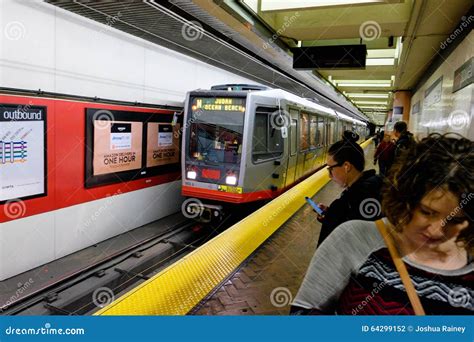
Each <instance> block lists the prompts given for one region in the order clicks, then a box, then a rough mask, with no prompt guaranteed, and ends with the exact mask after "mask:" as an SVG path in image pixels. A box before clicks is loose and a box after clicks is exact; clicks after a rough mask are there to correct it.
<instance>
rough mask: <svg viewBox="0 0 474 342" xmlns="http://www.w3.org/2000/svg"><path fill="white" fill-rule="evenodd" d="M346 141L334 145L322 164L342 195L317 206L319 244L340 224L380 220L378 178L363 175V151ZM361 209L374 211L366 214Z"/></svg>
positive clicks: (355, 144) (368, 171) (379, 178)
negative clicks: (329, 202) (321, 211)
mask: <svg viewBox="0 0 474 342" xmlns="http://www.w3.org/2000/svg"><path fill="white" fill-rule="evenodd" d="M347 138H348V137H346V139H343V140H341V141H338V142H336V143H334V144H333V145H332V146H331V147H330V148H329V151H328V157H327V161H326V162H327V169H328V172H329V176H330V177H331V179H332V180H333V181H334V182H336V183H337V184H338V185H340V186H341V187H343V188H344V191H343V192H342V194H341V196H340V197H339V198H338V199H336V200H335V201H333V202H332V203H331V205H330V206H329V207H327V206H326V205H324V204H322V203H319V204H318V205H319V207H320V208H321V209H323V210H324V211H325V213H324V215H318V221H319V222H321V223H322V226H321V233H320V235H319V244H321V242H322V241H323V240H324V239H325V238H326V237H327V236H328V235H329V234H330V233H331V232H332V231H333V230H334V229H335V228H336V227H337V226H338V225H340V224H341V223H343V222H346V221H349V220H355V219H370V220H376V219H378V218H379V217H380V216H381V212H380V201H381V196H380V190H381V187H382V178H381V177H379V176H377V175H376V172H375V170H367V171H364V166H365V158H364V150H362V147H360V145H359V144H357V143H356V142H355V141H354V140H349V139H347ZM364 206H365V207H368V208H372V209H374V210H375V211H374V212H370V213H367V210H364V209H365V207H364ZM369 211H370V210H369Z"/></svg>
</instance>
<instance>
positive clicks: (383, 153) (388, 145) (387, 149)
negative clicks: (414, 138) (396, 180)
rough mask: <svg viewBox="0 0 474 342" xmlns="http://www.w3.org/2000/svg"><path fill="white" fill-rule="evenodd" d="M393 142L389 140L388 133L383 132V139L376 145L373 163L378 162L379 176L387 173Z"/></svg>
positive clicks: (393, 148) (393, 147)
mask: <svg viewBox="0 0 474 342" xmlns="http://www.w3.org/2000/svg"><path fill="white" fill-rule="evenodd" d="M394 150H395V144H394V143H393V142H392V141H391V140H390V135H388V134H385V137H384V139H383V141H382V142H381V143H380V144H379V146H378V147H377V150H376V151H375V154H374V165H376V164H377V161H378V162H379V171H380V175H381V176H385V175H387V171H388V168H389V167H390V166H391V165H392V163H393V157H394V153H395V152H394Z"/></svg>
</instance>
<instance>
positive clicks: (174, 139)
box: [85, 108, 180, 188]
mask: <svg viewBox="0 0 474 342" xmlns="http://www.w3.org/2000/svg"><path fill="white" fill-rule="evenodd" d="M179 130H180V123H178V117H177V116H176V117H175V114H172V112H171V111H170V113H160V114H157V113H144V112H138V111H136V112H129V111H118V110H106V109H93V108H87V109H86V150H85V154H86V168H85V169H86V172H85V187H86V188H91V187H96V186H100V185H106V184H112V183H123V182H127V181H130V180H135V179H139V178H144V177H151V176H156V175H160V174H166V173H171V172H178V171H179V161H180V153H179V151H180V143H179V141H180V131H179Z"/></svg>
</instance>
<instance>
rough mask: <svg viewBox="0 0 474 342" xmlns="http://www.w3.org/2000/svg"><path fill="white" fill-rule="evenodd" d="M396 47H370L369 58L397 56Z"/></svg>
mask: <svg viewBox="0 0 474 342" xmlns="http://www.w3.org/2000/svg"><path fill="white" fill-rule="evenodd" d="M396 52H397V50H396V49H369V50H367V58H395V57H396V55H395V54H396Z"/></svg>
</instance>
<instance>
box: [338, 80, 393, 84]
mask: <svg viewBox="0 0 474 342" xmlns="http://www.w3.org/2000/svg"><path fill="white" fill-rule="evenodd" d="M334 82H336V83H374V84H379V83H388V82H390V80H334Z"/></svg>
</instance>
